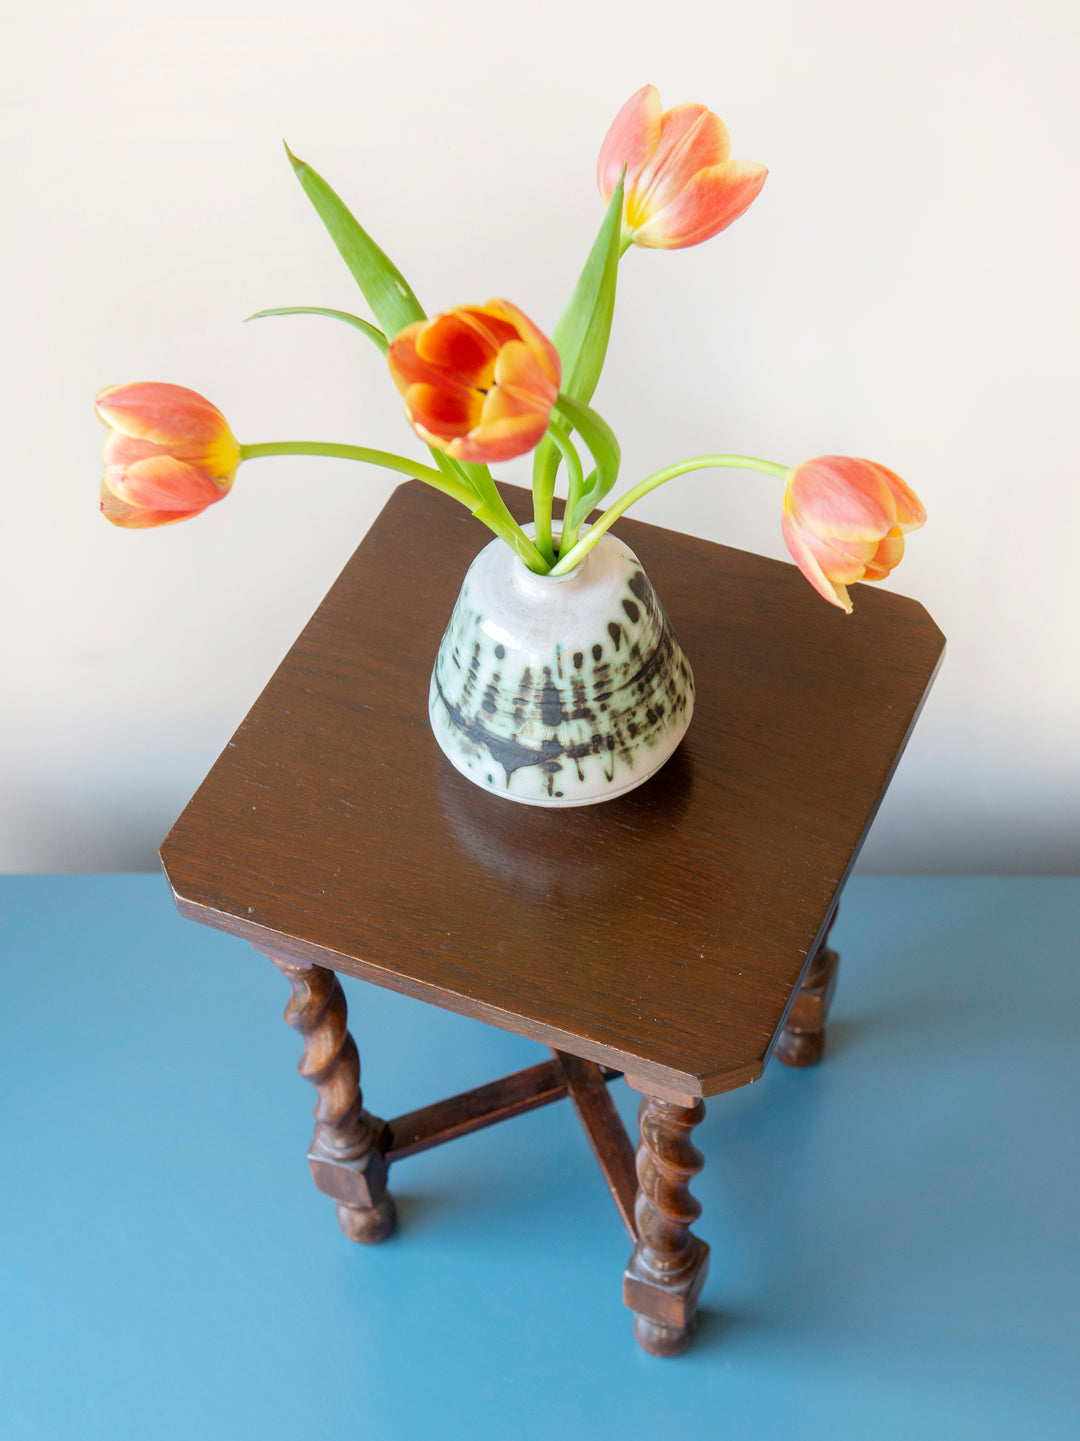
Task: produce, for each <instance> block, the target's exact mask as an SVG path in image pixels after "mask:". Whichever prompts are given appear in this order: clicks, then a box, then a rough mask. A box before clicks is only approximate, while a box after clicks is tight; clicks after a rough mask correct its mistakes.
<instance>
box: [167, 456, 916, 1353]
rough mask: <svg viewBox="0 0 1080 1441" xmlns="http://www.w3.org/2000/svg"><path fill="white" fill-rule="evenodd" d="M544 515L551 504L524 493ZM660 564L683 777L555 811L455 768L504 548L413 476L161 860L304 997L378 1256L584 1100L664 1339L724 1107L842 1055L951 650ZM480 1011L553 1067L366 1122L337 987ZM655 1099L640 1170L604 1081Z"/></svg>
mask: <svg viewBox="0 0 1080 1441" xmlns="http://www.w3.org/2000/svg"><path fill="white" fill-rule="evenodd" d="M506 494H507V497H508V500H509V501H510V503H511V507H512V509H514V510H515V513H516V514H518V515H519V516H520V517H521V518H523V519H524V518H527V514H528V496H527V494H526V492H524V491H521V490H517V489H511V488H508V489H507V491H506ZM619 533H620V534H621V535H623V536H624V537H625V539H626V540H627V542H628V543H629V544H630V545H631V546H632V547H633V548H634V550H635V551H636V552H637V553H638V555H639V556H640V557H641V559H642V561H643V563H644V565H645V568H646V570H647V572H648V574H649V576H650V577H651V579H652V581H653V583H654V585H655V586H656V589H657V592H658V594H659V595H660V597H661V599H662V600H663V602H664V605H665V606H666V608H667V610H668V613H669V615H670V616H671V618H672V620H673V622H674V624H675V628H676V630H677V631H678V633H679V636H680V638H681V640H682V642H683V644H684V646H685V648H686V650H687V653H688V654H689V656H690V657H691V661H692V664H693V666H694V670H695V674H696V677H697V688H698V700H697V713H696V715H695V718H694V722H693V725H692V726H691V729H690V732H689V735H688V736H687V738H686V740H685V741H684V743H683V745H682V747H681V748H680V750H679V751H678V752H677V753H676V755H675V757H674V758H673V759H672V760H671V761H670V762H669V763H668V764H667V766H666V767H665V768H664V769H663V770H662V771H661V772H660V773H659V775H658V776H656V777H655V778H654V779H653V780H651V781H649V782H648V783H647V784H646V785H645V786H643V787H641V788H640V789H638V790H636V791H633V792H631V793H630V794H629V795H627V796H624V797H622V798H621V799H618V800H614V801H609V802H607V803H605V804H602V805H598V806H590V807H586V808H583V809H575V810H569V811H562V812H559V811H547V810H536V809H532V808H527V807H523V806H519V805H515V804H513V803H511V802H502V801H500V800H498V799H497V798H493V797H491V796H489V795H486V794H484V793H482V792H481V791H479V790H477V789H476V788H475V787H474V786H472V785H471V784H470V783H469V782H468V781H466V780H464V779H463V778H462V777H461V776H459V775H458V774H457V773H456V772H455V771H454V770H453V769H452V768H451V767H450V766H449V764H448V763H447V762H446V761H445V760H444V759H443V757H442V755H441V753H440V752H439V750H438V748H437V746H436V745H435V742H434V740H433V739H432V737H431V735H430V732H429V729H428V723H427V716H426V701H427V690H428V676H429V673H430V668H431V665H432V661H433V659H434V656H435V651H436V648H437V646H438V643H439V639H440V637H441V634H442V631H443V628H444V626H445V624H446V621H447V619H448V618H449V615H450V611H451V609H452V607H453V603H454V600H455V597H456V594H457V590H458V587H459V585H460V583H461V579H462V577H463V575H464V573H465V570H466V569H467V567H468V564H469V562H470V560H471V558H472V556H473V554H474V553H475V552H476V551H477V550H478V549H479V547H480V545H481V544H482V543H483V541H484V537H485V534H486V533H485V532H483V531H482V530H481V528H480V527H479V526H478V525H477V524H476V523H475V522H474V521H473V520H472V519H471V518H470V517H468V516H467V515H465V514H464V513H463V512H461V511H460V510H459V508H457V507H456V506H454V505H453V504H452V503H451V502H449V501H446V500H444V499H443V498H442V497H441V496H439V495H437V494H435V493H433V492H432V491H430V490H428V489H427V488H426V487H424V486H422V485H420V484H419V483H417V482H412V483H410V484H407V485H404V486H402V487H401V488H400V489H398V490H397V491H396V492H395V493H394V495H393V496H392V498H391V499H390V501H389V502H388V504H387V505H386V507H385V509H384V510H383V512H382V514H381V515H380V516H379V518H378V520H377V521H376V523H375V525H374V526H373V527H372V529H371V531H370V532H369V534H368V535H367V537H366V539H365V540H364V542H363V544H362V545H361V546H360V548H359V549H358V550H357V552H356V554H355V555H354V556H353V558H352V559H351V560H350V562H349V563H348V565H347V566H346V567H345V570H344V571H343V572H342V574H341V576H340V578H339V579H338V581H337V582H336V584H335V585H334V587H333V589H332V590H331V591H330V593H329V595H328V596H327V597H326V599H325V600H324V601H323V603H322V605H320V607H319V608H318V610H317V611H316V612H315V615H314V616H313V617H312V619H311V621H310V623H309V624H308V626H307V627H306V629H305V630H304V632H303V634H302V635H301V636H300V638H299V640H298V641H297V642H296V644H295V645H294V646H293V648H292V649H291V650H290V652H289V654H288V655H287V656H286V658H285V660H284V661H283V662H282V664H281V666H280V668H279V669H278V671H277V672H276V674H275V675H274V677H273V678H272V680H271V681H270V683H269V685H268V686H267V687H266V689H265V691H264V692H263V694H262V695H261V696H260V697H259V699H258V700H257V701H256V703H255V705H254V707H253V708H252V710H251V712H250V714H249V715H248V716H247V718H246V719H245V721H244V722H243V724H242V725H241V726H240V728H239V730H238V731H237V732H236V735H235V736H234V737H233V739H232V740H231V741H230V743H229V745H228V746H227V748H226V750H225V751H224V753H223V754H222V756H221V757H220V759H219V760H218V761H217V763H216V764H215V766H214V768H213V769H212V770H211V772H210V774H209V775H208V776H207V778H206V780H205V782H204V783H203V785H202V786H201V788H200V789H199V791H198V792H197V794H196V795H195V797H194V799H193V800H192V801H191V803H190V804H189V806H188V807H187V809H186V810H185V811H184V813H183V815H182V816H181V817H180V819H179V821H178V822H177V824H176V826H175V827H174V829H173V831H172V832H171V834H170V835H169V837H168V838H167V840H166V841H165V844H164V845H163V847H162V852H161V854H162V860H163V863H164V866H165V870H166V873H167V875H168V877H169V881H170V883H171V885H172V888H173V892H174V894H175V897H176V902H177V905H178V906H179V908H180V910H181V912H182V913H183V914H184V915H187V916H190V917H192V918H193V919H195V920H198V921H201V922H204V923H205V924H208V925H212V926H216V927H219V928H221V929H223V930H226V931H230V932H233V933H234V934H236V935H239V936H243V937H244V938H246V939H247V940H249V941H250V942H252V944H253V945H255V946H256V947H257V949H259V950H260V951H262V952H264V953H265V954H266V955H267V956H269V958H270V959H271V960H272V961H273V962H274V964H275V965H276V966H278V967H279V969H280V970H281V971H283V972H284V974H285V975H286V977H287V978H288V980H289V982H290V984H291V986H292V998H291V1000H290V1002H289V1005H288V1007H287V1009H286V1013H285V1016H286V1020H287V1021H288V1022H289V1024H290V1025H292V1026H294V1027H296V1029H297V1030H298V1031H299V1032H300V1033H301V1034H302V1036H303V1040H304V1055H303V1059H302V1061H301V1063H300V1071H301V1074H303V1075H304V1076H306V1077H307V1078H308V1080H310V1081H311V1082H313V1083H314V1085H315V1087H316V1089H317V1092H318V1103H317V1105H316V1109H315V1117H316V1123H315V1135H314V1139H313V1141H312V1145H311V1150H310V1153H309V1157H308V1159H309V1161H310V1164H311V1170H312V1174H313V1176H314V1179H315V1184H316V1186H317V1187H318V1188H319V1190H320V1191H323V1192H325V1193H326V1194H327V1195H329V1196H330V1197H332V1198H333V1199H334V1200H335V1201H336V1202H337V1214H338V1219H339V1222H340V1224H341V1227H342V1229H343V1231H344V1232H345V1234H346V1235H347V1236H348V1237H350V1239H352V1240H355V1241H377V1240H380V1239H381V1238H382V1237H384V1236H385V1235H387V1234H388V1232H389V1231H390V1230H391V1228H392V1227H393V1224H394V1207H393V1200H392V1197H391V1194H390V1192H389V1190H388V1189H387V1172H388V1168H389V1167H390V1166H391V1165H393V1164H396V1163H397V1162H399V1161H402V1160H404V1159H405V1158H406V1157H407V1156H410V1155H413V1154H414V1153H416V1152H418V1151H422V1150H425V1149H427V1148H428V1147H430V1146H434V1145H438V1144H440V1143H442V1142H443V1141H447V1140H451V1139H453V1138H454V1137H455V1136H460V1135H463V1134H465V1133H467V1132H469V1131H472V1130H476V1129H478V1128H479V1127H482V1126H487V1125H490V1124H492V1123H493V1122H495V1121H499V1120H503V1119H505V1118H507V1117H510V1116H515V1115H518V1114H520V1113H522V1112H524V1111H527V1110H531V1109H533V1108H535V1107H537V1106H543V1105H547V1104H548V1103H549V1102H552V1101H555V1100H558V1099H559V1098H560V1097H563V1096H567V1095H569V1096H570V1098H571V1099H572V1101H573V1102H574V1104H575V1106H576V1108H577V1111H578V1114H579V1116H580V1118H581V1121H582V1124H583V1125H584V1127H585V1130H586V1132H587V1133H588V1136H589V1139H590V1141H591V1142H592V1145H593V1148H594V1150H595V1152H596V1156H597V1159H598V1161H599V1163H600V1166H601V1168H602V1170H603V1172H604V1175H605V1177H606V1178H607V1182H608V1185H609V1186H610V1188H611V1192H612V1195H613V1197H614V1199H615V1202H616V1205H617V1206H618V1208H619V1211H620V1212H621V1214H622V1218H623V1221H624V1222H625V1224H626V1227H627V1230H628V1231H629V1232H630V1236H631V1239H632V1241H633V1243H634V1246H633V1252H632V1255H631V1257H630V1261H629V1264H628V1266H627V1269H626V1273H625V1276H624V1299H625V1301H626V1304H627V1305H628V1306H629V1307H630V1308H631V1309H632V1310H633V1311H634V1313H635V1321H634V1330H635V1334H636V1336H637V1338H638V1340H639V1341H640V1343H641V1344H642V1345H643V1346H644V1347H645V1349H646V1350H648V1351H652V1352H654V1353H656V1354H660V1355H670V1354H674V1353H676V1352H678V1351H681V1350H683V1349H685V1347H686V1346H687V1345H688V1344H689V1342H690V1339H691V1337H692V1335H693V1330H694V1325H695V1316H696V1305H697V1298H698V1295H699V1293H700V1291H701V1286H702V1283H703V1281H704V1279H705V1271H706V1267H707V1264H708V1254H709V1252H708V1246H707V1245H706V1244H705V1242H704V1241H702V1240H701V1239H699V1238H698V1237H697V1236H696V1235H694V1233H693V1232H692V1231H691V1229H690V1228H691V1226H692V1224H693V1222H694V1221H695V1220H696V1219H697V1217H698V1214H699V1211H700V1207H699V1205H698V1204H697V1202H696V1201H695V1200H694V1198H693V1196H692V1195H691V1193H690V1183H691V1181H692V1178H693V1177H694V1175H695V1174H696V1173H697V1172H698V1171H699V1170H700V1169H701V1166H702V1164H703V1161H702V1157H701V1155H700V1153H699V1152H698V1151H697V1150H696V1149H695V1147H694V1145H693V1144H692V1141H691V1132H692V1131H693V1128H694V1127H695V1126H696V1125H697V1124H698V1123H699V1122H700V1121H701V1119H702V1117H703V1115H704V1112H705V1107H704V1098H705V1097H709V1096H715V1095H719V1094H720V1093H721V1092H723V1091H728V1090H731V1089H733V1088H734V1087H737V1086H744V1085H747V1084H748V1083H749V1082H751V1081H754V1080H756V1079H757V1078H758V1076H760V1075H761V1072H762V1070H763V1068H764V1066H765V1064H766V1062H767V1061H768V1059H769V1057H770V1056H771V1055H772V1054H773V1053H774V1052H775V1053H776V1054H777V1055H778V1056H779V1057H780V1059H781V1060H783V1061H786V1062H788V1063H789V1064H795V1065H805V1064H809V1063H811V1062H813V1061H816V1060H817V1059H818V1057H819V1055H820V1054H821V1048H822V1044H823V1040H824V1024H825V1015H826V1011H827V1009H828V1003H829V997H830V994H831V991H832V987H833V985H834V982H835V978H836V966H837V957H836V954H835V952H833V951H832V950H830V949H829V947H828V946H827V945H826V943H825V942H826V936H827V934H828V928H829V926H830V924H831V921H832V918H833V916H834V913H835V910H836V905H837V901H838V898H839V894H840V891H841V888H842V886H843V883H844V880H845V878H846V877H847V875H848V873H849V871H850V870H851V867H852V864H853V862H854V860H855V857H856V855H857V853H858V850H859V846H860V844H861V842H862V840H863V838H864V837H865V835H866V833H867V831H868V829H869V826H870V823H871V821H872V819H873V816H874V813H875V811H876V810H877V807H878V805H879V803H880V801H881V798H882V796H883V794H884V792H885V789H886V787H887V785H888V783H889V779H890V777H891V775H892V772H893V769H894V767H895V766H896V763H897V760H898V759H899V756H900V754H901V752H902V751H903V748H904V745H905V743H906V741H907V738H908V736H909V734H910V732H911V728H912V726H913V725H914V722H915V719H916V717H917V715H918V712H919V709H920V707H921V705H922V703H923V700H924V698H925V696H926V693H927V691H928V689H929V687H930V684H931V682H932V680H933V677H934V674H935V671H936V668H937V666H938V664H939V662H940V659H941V655H942V652H943V649H944V642H943V638H942V636H941V633H940V632H939V631H938V629H937V627H936V626H935V625H934V623H933V622H932V621H931V620H930V618H929V617H928V616H927V614H926V612H925V611H924V610H923V609H922V607H921V606H919V605H917V604H916V603H915V602H914V601H911V600H906V599H903V598H902V597H900V596H896V595H892V594H889V593H887V592H882V591H877V590H874V589H873V588H871V587H867V586H860V587H859V590H858V604H857V607H856V611H855V614H854V615H853V616H851V617H845V616H843V615H841V614H840V613H839V612H838V611H836V610H835V609H834V608H832V607H830V606H827V605H825V604H824V603H823V602H822V601H821V599H820V598H819V597H818V596H817V595H815V594H814V593H813V591H812V590H811V589H810V587H809V586H808V585H807V584H806V582H805V581H804V580H803V579H802V577H801V576H800V575H799V574H798V572H797V571H796V570H795V568H794V567H793V566H791V565H785V564H782V563H780V562H778V561H773V560H766V559H763V558H762V557H760V556H756V555H749V554H745V553H743V552H741V551H736V550H730V549H728V548H726V547H723V546H717V545H712V544H710V543H708V542H706V541H702V540H696V539H693V538H691V537H689V536H684V535H678V534H675V533H674V532H671V531H665V530H660V529H658V528H656V527H654V526H649V525H644V524H641V523H640V522H633V521H623V522H621V523H620V525H619ZM338 972H340V973H343V974H346V975H350V976H357V977H360V978H361V979H362V980H366V981H372V982H375V983H376V984H378V985H382V986H389V987H390V988H391V989H393V990H398V991H403V992H405V993H406V994H408V995H411V996H416V997H419V998H420V999H422V1000H425V1001H430V1002H432V1003H433V1004H435V1005H439V1006H445V1007H447V1008H448V1009H450V1010H453V1011H458V1012H460V1013H461V1014H463V1015H467V1016H474V1017H477V1018H479V1019H481V1020H484V1021H489V1022H491V1024H493V1025H496V1026H501V1027H503V1028H504V1029H506V1030H509V1031H513V1032H516V1033H517V1034H519V1035H523V1036H528V1037H532V1038H534V1039H536V1040H538V1041H541V1042H543V1043H544V1044H546V1045H547V1046H549V1047H551V1049H552V1052H553V1055H552V1059H551V1060H549V1061H545V1062H542V1063H540V1064H539V1065H535V1066H531V1067H529V1068H528V1069H527V1070H525V1071H521V1072H518V1073H517V1074H515V1075H512V1076H507V1077H504V1078H502V1079H501V1080H496V1081H493V1082H491V1083H490V1084H489V1085H486V1086H481V1087H479V1088H478V1089H476V1090H474V1091H470V1092H468V1093H466V1094H464V1095H460V1096H455V1097H452V1098H451V1099H449V1100H444V1101H438V1102H436V1103H434V1104H433V1105H430V1106H426V1107H424V1108H423V1109H421V1110H419V1111H414V1112H412V1113H410V1114H408V1115H404V1116H398V1117H396V1118H395V1119H393V1120H390V1121H383V1120H381V1119H379V1118H378V1117H375V1116H372V1115H370V1114H369V1113H368V1112H367V1111H366V1110H365V1109H364V1106H363V1099H362V1096H361V1091H360V1066H359V1061H358V1058H357V1052H356V1047H355V1045H354V1043H353V1040H352V1038H351V1036H350V1035H349V1031H348V1028H347V1019H346V1010H345V999H344V996H343V993H342V990H341V987H340V985H339V983H338V980H337V975H336V974H335V973H338ZM620 1073H621V1074H623V1075H625V1077H626V1080H627V1082H628V1083H629V1084H630V1085H631V1086H632V1087H634V1089H635V1090H637V1091H639V1092H640V1093H641V1096H642V1100H641V1106H640V1133H641V1134H640V1141H639V1143H638V1146H637V1152H636V1157H635V1152H634V1148H633V1146H632V1145H631V1142H630V1140H629V1139H628V1137H627V1135H626V1132H625V1130H624V1128H623V1126H622V1123H621V1121H620V1119H619V1116H618V1114H617V1112H616V1110H615V1107H614V1105H613V1103H612V1101H611V1097H610V1095H609V1093H608V1090H607V1083H608V1082H609V1081H610V1080H612V1078H613V1077H614V1076H616V1075H618V1074H620Z"/></svg>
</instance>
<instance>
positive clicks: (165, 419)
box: [95, 381, 230, 446]
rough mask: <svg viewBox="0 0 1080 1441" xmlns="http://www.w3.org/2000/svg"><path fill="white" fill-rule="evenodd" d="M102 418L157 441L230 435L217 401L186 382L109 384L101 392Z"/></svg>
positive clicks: (193, 440)
mask: <svg viewBox="0 0 1080 1441" xmlns="http://www.w3.org/2000/svg"><path fill="white" fill-rule="evenodd" d="M95 408H96V410H97V413H98V417H99V419H101V420H102V421H104V423H105V424H106V425H108V426H110V427H112V428H113V429H114V430H120V431H123V433H124V434H125V435H133V436H136V437H137V438H139V439H141V440H150V441H153V442H154V444H155V445H168V446H172V445H175V444H177V443H183V444H188V445H190V444H195V443H199V442H212V441H216V440H219V439H221V437H222V436H223V435H230V431H229V426H228V422H227V421H226V419H225V417H224V416H223V415H222V413H221V411H220V410H218V408H217V406H216V405H211V403H210V401H208V400H206V399H204V398H203V396H201V395H199V394H198V392H197V391H194V390H188V389H187V387H186V386H183V385H169V384H166V383H164V382H162V381H137V382H135V383H133V384H130V385H110V386H107V387H106V388H105V389H104V390H102V391H100V392H99V393H98V396H97V399H96V402H95Z"/></svg>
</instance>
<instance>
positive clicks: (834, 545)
mask: <svg viewBox="0 0 1080 1441" xmlns="http://www.w3.org/2000/svg"><path fill="white" fill-rule="evenodd" d="M925 520H926V510H925V507H924V506H923V503H922V501H921V500H920V499H919V497H918V496H917V495H916V494H915V492H914V491H913V490H911V489H910V488H909V487H908V486H907V485H905V484H904V482H903V481H902V480H901V479H900V477H899V476H898V475H896V474H895V472H893V471H891V470H888V469H886V467H885V466H883V465H877V464H876V463H875V462H874V461H872V460H853V459H852V458H851V457H850V456H847V455H819V456H818V457H817V459H816V460H806V461H803V463H802V465H796V466H793V467H792V469H791V470H789V471H788V473H787V481H786V484H785V487H784V513H783V520H782V522H781V525H782V528H783V532H784V540H785V542H786V544H787V547H788V549H789V550H790V551H791V554H792V555H793V556H794V557H795V564H796V565H797V566H798V567H799V569H800V570H801V571H802V573H803V575H805V576H806V578H807V580H808V581H809V582H810V584H811V585H812V586H813V587H814V589H815V590H816V591H818V592H819V593H820V594H821V595H823V596H824V597H825V599H826V600H827V601H830V602H831V603H832V604H833V605H838V606H840V607H841V609H843V610H845V611H847V612H848V614H849V615H850V613H851V600H850V599H849V597H848V592H847V587H848V586H849V585H852V584H854V582H855V581H858V580H884V579H885V577H886V576H887V575H888V574H889V572H890V571H891V570H893V569H894V568H895V567H896V566H898V565H899V564H900V561H901V560H902V559H903V555H904V535H903V532H904V531H907V530H917V529H918V528H919V526H921V525H922V524H923V522H924V521H925Z"/></svg>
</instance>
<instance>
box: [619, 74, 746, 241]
mask: <svg viewBox="0 0 1080 1441" xmlns="http://www.w3.org/2000/svg"><path fill="white" fill-rule="evenodd" d="M730 157H731V140H730V137H728V131H727V125H725V124H724V121H722V120H721V118H720V115H714V114H712V111H711V110H707V108H705V105H676V107H675V108H673V110H666V111H663V114H662V112H660V92H659V91H658V89H656V86H655V85H643V86H642V89H639V91H637V94H636V95H632V97H630V99H629V101H627V102H626V105H623V108H621V110H620V111H619V114H617V115H616V118H614V122H613V125H611V128H610V130H608V133H607V137H606V140H604V144H603V146H601V147H600V160H598V161H597V184H598V186H600V193H601V195H603V197H604V202H606V203H607V202H608V200H610V199H611V195H613V193H614V187H616V186H617V184H619V177H620V176H621V173H623V166H626V190H624V196H623V235H624V236H626V238H627V239H632V241H633V244H634V245H645V246H650V248H653V249H663V251H678V249H682V248H683V246H686V245H699V244H701V242H702V241H708V239H709V236H712V235H718V233H720V231H724V229H727V226H728V225H731V222H732V220H737V219H738V218H740V215H743V212H744V210H747V209H748V208H750V205H751V203H753V200H754V199H756V197H757V193H758V190H760V189H761V186H763V184H764V183H766V176H767V174H769V171H767V170H766V167H764V166H758V164H757V163H756V161H753V160H731V159H730Z"/></svg>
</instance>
